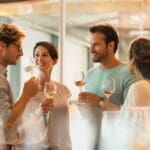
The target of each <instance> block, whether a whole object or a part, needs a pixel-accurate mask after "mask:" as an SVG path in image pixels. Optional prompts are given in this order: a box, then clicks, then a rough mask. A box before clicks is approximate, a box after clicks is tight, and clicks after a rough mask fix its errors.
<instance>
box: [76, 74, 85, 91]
mask: <svg viewBox="0 0 150 150" xmlns="http://www.w3.org/2000/svg"><path fill="white" fill-rule="evenodd" d="M74 82H75V85H76V86H77V87H79V89H80V92H82V88H83V86H84V85H85V84H86V82H85V78H84V73H83V71H77V72H75V74H74Z"/></svg>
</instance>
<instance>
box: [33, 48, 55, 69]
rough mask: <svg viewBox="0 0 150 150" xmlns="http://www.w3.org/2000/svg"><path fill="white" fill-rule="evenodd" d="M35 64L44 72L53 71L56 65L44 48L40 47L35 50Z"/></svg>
mask: <svg viewBox="0 0 150 150" xmlns="http://www.w3.org/2000/svg"><path fill="white" fill-rule="evenodd" d="M35 62H36V64H37V66H38V67H39V70H40V71H42V72H44V71H47V70H50V69H52V67H53V65H54V64H55V63H56V62H55V61H54V60H53V59H52V58H51V56H50V54H49V52H48V50H47V48H45V47H44V46H38V47H37V48H36V49H35Z"/></svg>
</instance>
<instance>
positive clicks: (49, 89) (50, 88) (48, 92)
mask: <svg viewBox="0 0 150 150" xmlns="http://www.w3.org/2000/svg"><path fill="white" fill-rule="evenodd" d="M55 94H56V83H55V82H54V81H48V82H45V86H44V95H45V96H46V97H47V98H48V99H49V100H53V98H54V95H55ZM50 114H51V113H50V112H49V113H48V114H45V115H44V116H43V117H44V120H45V124H46V125H47V124H48V118H49V115H50Z"/></svg>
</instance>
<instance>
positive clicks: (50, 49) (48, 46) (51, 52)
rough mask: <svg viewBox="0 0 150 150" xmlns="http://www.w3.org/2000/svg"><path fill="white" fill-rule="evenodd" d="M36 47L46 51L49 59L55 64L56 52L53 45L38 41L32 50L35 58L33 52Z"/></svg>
mask: <svg viewBox="0 0 150 150" xmlns="http://www.w3.org/2000/svg"><path fill="white" fill-rule="evenodd" d="M38 46H43V47H45V48H46V49H47V50H48V53H49V55H50V56H51V58H52V59H53V60H54V61H55V62H56V61H57V59H58V51H57V49H56V48H55V46H54V45H53V44H51V43H50V42H46V41H40V42H38V43H36V44H35V46H34V48H33V57H35V50H36V48H37V47H38Z"/></svg>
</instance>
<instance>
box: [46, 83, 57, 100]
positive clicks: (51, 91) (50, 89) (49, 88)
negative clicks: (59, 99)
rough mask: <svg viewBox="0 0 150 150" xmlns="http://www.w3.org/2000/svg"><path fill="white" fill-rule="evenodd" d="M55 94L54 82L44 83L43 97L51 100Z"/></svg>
mask: <svg viewBox="0 0 150 150" xmlns="http://www.w3.org/2000/svg"><path fill="white" fill-rule="evenodd" d="M55 94H56V83H55V82H54V81H48V82H45V86H44V95H45V96H46V97H47V98H48V99H53V98H54V95H55Z"/></svg>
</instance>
